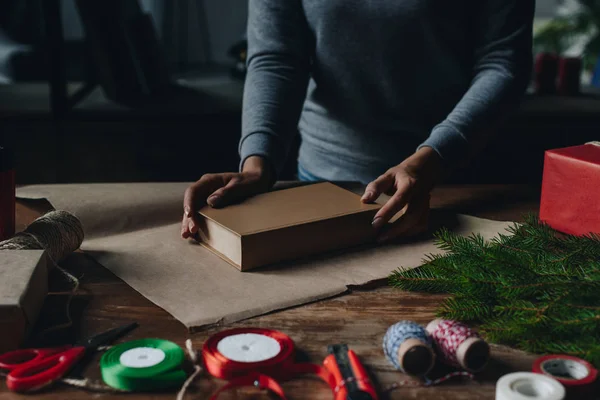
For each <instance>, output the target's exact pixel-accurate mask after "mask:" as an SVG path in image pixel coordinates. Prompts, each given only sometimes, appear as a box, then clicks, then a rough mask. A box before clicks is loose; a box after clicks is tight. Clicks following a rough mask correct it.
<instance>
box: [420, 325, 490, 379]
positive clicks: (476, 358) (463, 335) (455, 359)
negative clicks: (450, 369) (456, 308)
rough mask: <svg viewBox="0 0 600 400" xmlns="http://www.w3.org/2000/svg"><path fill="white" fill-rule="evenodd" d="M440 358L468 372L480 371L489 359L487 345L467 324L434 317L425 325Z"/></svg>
mask: <svg viewBox="0 0 600 400" xmlns="http://www.w3.org/2000/svg"><path fill="white" fill-rule="evenodd" d="M426 329H427V332H428V333H429V334H430V335H431V337H432V338H433V341H434V344H435V347H436V350H437V351H438V353H439V356H440V358H441V359H442V360H443V361H444V362H445V363H447V364H449V365H451V366H454V367H457V368H463V369H465V370H467V371H470V372H478V371H481V370H482V369H483V368H484V367H485V365H486V364H487V361H488V359H489V352H490V350H489V346H488V344H487V343H486V342H484V341H483V340H482V339H481V338H480V337H479V335H477V333H475V332H474V331H473V330H472V329H471V328H469V327H468V326H467V325H465V324H463V323H461V322H458V321H452V320H444V319H436V320H434V321H431V322H430V323H429V325H427V328H426Z"/></svg>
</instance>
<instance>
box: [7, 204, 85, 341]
mask: <svg viewBox="0 0 600 400" xmlns="http://www.w3.org/2000/svg"><path fill="white" fill-rule="evenodd" d="M83 238H84V233H83V226H82V225H81V221H79V219H78V218H77V217H76V216H74V215H73V214H70V213H68V212H66V211H51V212H49V213H47V214H45V215H43V216H41V217H39V218H38V219H36V220H35V221H33V222H32V223H31V224H30V225H29V226H28V227H27V228H26V229H25V230H24V231H22V232H19V233H17V234H16V235H15V236H14V237H12V238H10V239H8V240H5V241H3V242H0V250H45V251H46V255H47V256H48V259H49V260H50V263H51V266H52V267H54V268H56V269H57V270H58V271H59V272H60V273H61V274H62V275H63V276H64V277H65V278H66V279H67V280H68V281H69V282H70V283H71V291H70V292H69V296H68V298H67V302H66V305H65V307H66V310H65V314H66V317H67V322H65V323H63V324H58V325H56V326H53V327H50V328H47V329H45V330H43V331H42V332H40V333H39V334H38V336H39V337H42V338H43V337H45V336H46V335H47V334H48V333H50V332H54V331H57V330H61V329H65V328H69V327H71V326H72V325H73V319H72V318H71V312H70V310H71V301H72V300H73V297H74V296H75V294H76V292H77V291H78V290H79V285H80V282H79V279H77V278H76V277H75V276H74V275H72V274H71V273H69V272H68V271H66V270H65V269H64V268H62V267H60V266H59V265H58V263H59V262H60V261H62V260H64V259H65V258H66V257H67V256H68V255H69V254H71V253H73V252H74V251H75V250H77V249H78V248H79V247H80V246H81V243H82V242H83Z"/></svg>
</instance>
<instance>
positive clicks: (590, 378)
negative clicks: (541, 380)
mask: <svg viewBox="0 0 600 400" xmlns="http://www.w3.org/2000/svg"><path fill="white" fill-rule="evenodd" d="M532 370H533V372H535V373H537V374H543V375H547V376H550V377H552V378H554V379H555V380H557V381H558V382H560V383H561V384H562V385H563V386H564V387H565V388H566V389H567V392H569V394H572V395H583V394H586V393H590V392H592V391H593V390H594V388H595V385H596V381H597V378H598V370H596V369H595V368H594V367H593V366H592V364H590V363H589V362H587V361H585V360H582V359H581V358H577V357H571V356H567V355H557V354H553V355H547V356H544V357H540V358H538V359H537V360H535V361H534V363H533V369H532Z"/></svg>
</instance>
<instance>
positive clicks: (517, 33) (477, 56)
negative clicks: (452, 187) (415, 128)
mask: <svg viewBox="0 0 600 400" xmlns="http://www.w3.org/2000/svg"><path fill="white" fill-rule="evenodd" d="M478 3H479V5H478V7H480V8H479V9H478V11H477V15H476V16H475V18H476V21H474V23H475V35H476V36H475V37H477V38H478V39H477V41H476V46H475V52H474V60H475V63H474V69H473V79H472V81H471V84H470V87H469V89H468V90H467V92H466V93H465V95H464V96H463V97H462V99H461V100H460V101H459V102H458V104H457V105H456V106H455V108H454V109H453V110H452V112H450V114H449V115H448V116H447V118H446V119H445V120H444V121H442V122H441V123H440V124H438V125H437V126H435V127H434V128H433V130H432V132H431V134H430V136H429V138H428V139H427V140H426V141H425V142H424V143H423V144H422V145H421V146H419V148H421V147H423V146H429V147H432V148H433V149H434V150H435V151H436V152H437V153H438V154H439V155H440V156H441V157H442V159H443V160H444V162H445V163H446V164H447V165H449V166H455V165H457V164H460V163H461V162H463V161H464V160H466V159H467V158H468V157H469V156H470V154H471V152H472V150H473V148H474V147H478V146H475V145H476V144H481V143H482V142H484V141H485V139H486V137H485V136H486V135H487V134H488V133H489V131H490V130H491V127H493V126H495V125H497V124H498V123H499V122H500V121H501V120H502V119H503V118H505V117H506V116H507V115H508V114H510V113H511V112H513V111H514V110H516V108H517V107H518V105H519V103H520V100H521V98H522V96H523V94H524V93H525V90H526V89H527V86H528V84H529V80H530V78H531V68H532V25H533V15H534V11H535V1H534V0H486V1H480V2H478Z"/></svg>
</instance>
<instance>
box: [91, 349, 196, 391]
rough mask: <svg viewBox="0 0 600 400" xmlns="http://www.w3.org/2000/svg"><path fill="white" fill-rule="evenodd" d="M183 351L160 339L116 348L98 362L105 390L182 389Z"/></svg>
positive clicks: (183, 379) (183, 373)
mask: <svg viewBox="0 0 600 400" xmlns="http://www.w3.org/2000/svg"><path fill="white" fill-rule="evenodd" d="M184 358H185V355H184V353H183V349H182V348H181V347H179V346H178V345H176V344H175V343H173V342H169V341H167V340H161V339H141V340H135V341H132V342H127V343H123V344H120V345H117V346H115V347H113V348H111V349H110V350H108V351H107V352H106V353H105V354H104V355H103V356H102V359H101V360H100V370H101V372H102V380H103V381H104V383H106V384H107V385H108V386H111V387H113V388H116V389H121V390H128V391H132V392H140V391H152V390H158V389H167V388H172V387H177V386H181V385H182V384H183V382H184V381H185V379H186V374H185V372H184V371H183V370H182V369H181V364H182V363H183V360H184Z"/></svg>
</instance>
